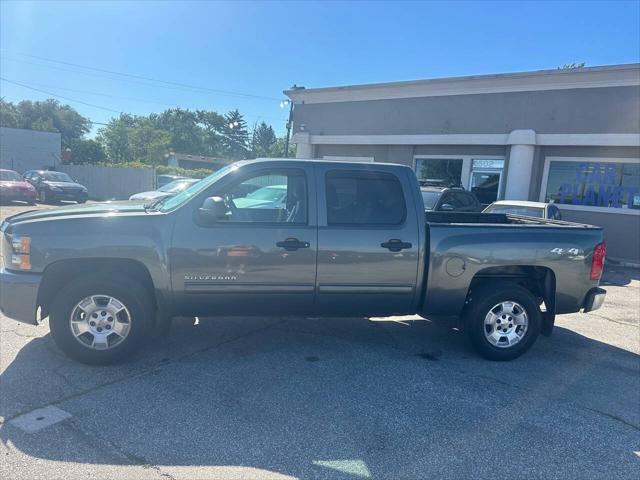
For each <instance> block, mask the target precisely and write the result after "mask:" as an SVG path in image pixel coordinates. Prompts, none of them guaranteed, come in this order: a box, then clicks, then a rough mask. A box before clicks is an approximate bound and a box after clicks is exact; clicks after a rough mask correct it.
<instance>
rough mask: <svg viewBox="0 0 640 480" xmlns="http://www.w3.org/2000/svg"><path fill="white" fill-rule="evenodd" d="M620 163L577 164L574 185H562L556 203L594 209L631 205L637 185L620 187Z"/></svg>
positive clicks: (635, 195)
mask: <svg viewBox="0 0 640 480" xmlns="http://www.w3.org/2000/svg"><path fill="white" fill-rule="evenodd" d="M620 168H621V165H620V164H615V163H614V164H600V163H578V164H576V171H575V178H574V180H573V183H563V184H562V185H561V186H560V189H559V192H558V193H559V203H564V204H570V205H586V206H593V207H611V208H622V207H623V205H624V206H633V205H634V204H635V203H637V197H638V195H640V186H621V185H620V183H621V182H620V176H621V173H622V172H621V171H620ZM634 200H636V202H634Z"/></svg>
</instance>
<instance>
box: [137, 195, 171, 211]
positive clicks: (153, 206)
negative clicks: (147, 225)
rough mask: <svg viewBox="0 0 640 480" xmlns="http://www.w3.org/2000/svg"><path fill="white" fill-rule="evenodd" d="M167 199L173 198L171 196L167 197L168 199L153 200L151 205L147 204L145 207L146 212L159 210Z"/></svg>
mask: <svg viewBox="0 0 640 480" xmlns="http://www.w3.org/2000/svg"><path fill="white" fill-rule="evenodd" d="M167 198H171V196H170V195H167V196H166V197H160V198H156V199H155V200H152V201H151V202H149V203H145V204H144V205H143V208H144V209H145V210H157V209H158V207H159V206H160V204H161V203H162V202H164V201H165V200H166V199H167Z"/></svg>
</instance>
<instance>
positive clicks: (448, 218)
mask: <svg viewBox="0 0 640 480" xmlns="http://www.w3.org/2000/svg"><path fill="white" fill-rule="evenodd" d="M425 221H426V222H427V224H430V223H432V224H440V223H447V224H452V225H465V224H484V225H554V226H564V227H578V228H599V227H594V226H593V225H587V224H584V223H574V222H567V221H565V220H551V219H546V218H535V217H526V216H523V215H513V214H510V213H509V214H505V213H479V212H425Z"/></svg>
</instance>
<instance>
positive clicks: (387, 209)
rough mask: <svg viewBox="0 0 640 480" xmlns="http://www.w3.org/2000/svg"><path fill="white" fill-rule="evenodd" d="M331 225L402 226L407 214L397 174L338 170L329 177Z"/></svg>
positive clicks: (328, 208)
mask: <svg viewBox="0 0 640 480" xmlns="http://www.w3.org/2000/svg"><path fill="white" fill-rule="evenodd" d="M325 188H326V192H325V193H326V197H327V224H328V225H400V224H402V223H403V222H404V218H405V216H406V204H405V201H404V194H403V191H402V185H401V184H400V181H399V180H398V178H397V177H396V176H395V175H391V174H389V173H379V172H349V171H341V170H334V171H331V172H328V173H327V175H326V178H325Z"/></svg>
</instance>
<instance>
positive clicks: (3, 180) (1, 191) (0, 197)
mask: <svg viewBox="0 0 640 480" xmlns="http://www.w3.org/2000/svg"><path fill="white" fill-rule="evenodd" d="M36 196H37V194H36V189H35V188H33V186H32V185H31V184H30V183H29V182H26V181H25V180H24V179H23V178H22V177H21V176H20V174H19V173H18V172H14V171H13V170H4V169H0V202H11V201H15V200H18V201H20V202H27V203H28V204H30V205H34V204H35V202H36Z"/></svg>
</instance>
